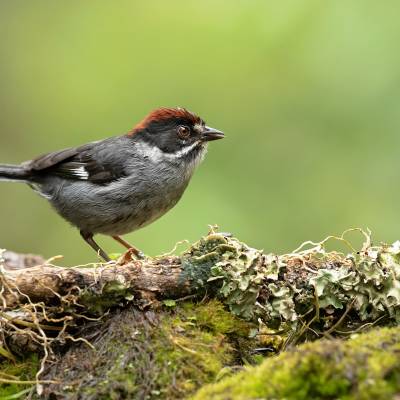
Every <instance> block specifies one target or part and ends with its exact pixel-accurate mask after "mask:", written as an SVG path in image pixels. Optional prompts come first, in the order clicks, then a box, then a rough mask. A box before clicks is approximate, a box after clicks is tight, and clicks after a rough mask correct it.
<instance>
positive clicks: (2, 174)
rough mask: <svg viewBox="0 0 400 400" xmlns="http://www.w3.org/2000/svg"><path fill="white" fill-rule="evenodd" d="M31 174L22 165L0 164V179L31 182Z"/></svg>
mask: <svg viewBox="0 0 400 400" xmlns="http://www.w3.org/2000/svg"><path fill="white" fill-rule="evenodd" d="M29 175H30V174H29V172H28V171H27V170H26V169H25V168H24V167H22V166H20V165H8V164H0V181H19V182H29Z"/></svg>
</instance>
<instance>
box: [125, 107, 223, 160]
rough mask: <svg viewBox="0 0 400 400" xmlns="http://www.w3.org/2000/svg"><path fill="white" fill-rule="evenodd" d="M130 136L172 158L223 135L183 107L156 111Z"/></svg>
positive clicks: (186, 154)
mask: <svg viewBox="0 0 400 400" xmlns="http://www.w3.org/2000/svg"><path fill="white" fill-rule="evenodd" d="M128 135H129V136H131V137H133V138H136V139H139V140H141V141H144V142H145V143H146V144H148V145H149V146H152V147H156V148H158V149H160V150H161V151H162V152H163V153H166V154H169V155H171V156H174V155H176V156H177V157H185V156H189V155H191V154H195V153H197V152H199V151H201V150H202V149H204V148H205V144H206V143H208V142H209V141H211V140H217V139H222V138H223V137H224V134H223V133H222V132H221V131H219V130H217V129H213V128H210V127H208V126H207V125H206V124H205V122H204V121H203V120H202V119H201V118H200V117H198V116H197V115H195V114H193V113H192V112H190V111H188V110H186V109H184V108H158V109H157V110H154V111H152V112H151V113H150V114H149V115H147V116H146V117H145V118H144V119H143V120H142V121H141V122H139V124H137V125H136V126H135V127H134V128H133V130H132V131H131V132H129V133H128Z"/></svg>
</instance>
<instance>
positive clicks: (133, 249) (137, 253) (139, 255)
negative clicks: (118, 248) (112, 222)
mask: <svg viewBox="0 0 400 400" xmlns="http://www.w3.org/2000/svg"><path fill="white" fill-rule="evenodd" d="M112 238H113V239H114V240H116V241H117V242H118V243H121V244H122V246H124V247H126V248H127V249H128V250H130V251H131V252H132V253H133V254H134V255H135V256H136V258H144V254H143V253H142V252H141V251H140V250H139V249H137V248H136V247H135V246H132V245H131V244H130V243H128V242H127V241H126V240H124V239H122V237H120V236H112Z"/></svg>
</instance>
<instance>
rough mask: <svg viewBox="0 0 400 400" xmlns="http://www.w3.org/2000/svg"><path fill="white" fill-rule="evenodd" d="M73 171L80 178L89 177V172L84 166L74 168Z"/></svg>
mask: <svg viewBox="0 0 400 400" xmlns="http://www.w3.org/2000/svg"><path fill="white" fill-rule="evenodd" d="M73 173H74V175H76V176H77V177H79V178H81V179H88V178H89V173H88V172H87V171H86V169H85V167H79V168H74V169H73Z"/></svg>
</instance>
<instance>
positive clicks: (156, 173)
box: [0, 107, 225, 262]
mask: <svg viewBox="0 0 400 400" xmlns="http://www.w3.org/2000/svg"><path fill="white" fill-rule="evenodd" d="M224 136H225V135H224V133H223V132H221V131H219V130H217V129H214V128H211V127H209V126H207V125H206V123H205V122H204V120H203V119H201V118H200V117H199V116H198V115H196V114H194V113H193V112H191V111H189V110H187V109H186V108H181V107H176V108H167V107H161V108H158V109H155V110H153V111H152V112H150V113H149V114H148V115H147V116H146V117H145V118H144V119H143V120H141V121H140V122H139V123H138V124H137V125H135V127H134V128H133V129H131V130H129V131H128V132H127V133H125V134H123V135H119V136H113V137H109V138H106V139H103V140H99V141H94V142H90V143H87V144H84V145H82V146H78V147H71V148H66V149H63V150H60V151H55V152H51V153H47V154H44V155H41V156H39V157H37V158H35V159H33V160H29V161H25V162H23V163H21V164H19V165H14V164H11V165H10V164H0V181H13V182H22V183H26V184H28V185H29V186H30V187H31V188H32V189H34V190H35V191H36V192H37V193H38V194H40V195H41V196H43V197H44V198H46V199H47V200H48V201H49V203H50V204H51V205H52V207H53V208H54V210H55V211H56V212H57V213H58V214H59V215H61V216H62V217H63V218H64V219H65V220H66V221H68V222H69V223H70V224H72V225H73V226H74V227H76V228H78V229H79V232H80V234H81V236H82V238H83V239H84V240H85V241H86V242H87V243H88V244H89V245H90V246H91V247H92V248H93V249H94V250H95V251H96V253H97V254H98V256H100V257H101V258H103V260H104V261H106V262H108V261H111V260H110V257H109V256H108V254H107V253H106V252H105V251H104V250H103V249H102V248H101V247H100V246H99V245H98V244H97V243H96V241H95V240H94V236H95V235H97V234H102V235H107V236H111V237H112V238H113V239H115V240H116V241H118V242H119V243H120V244H121V245H123V246H124V247H126V248H127V249H130V250H131V252H132V253H133V254H134V255H135V256H136V257H138V258H139V257H142V256H143V253H142V252H141V251H140V250H138V249H137V248H136V247H134V246H132V245H131V244H129V243H128V242H126V241H125V240H124V239H123V238H122V237H121V236H122V235H125V234H127V233H130V232H133V231H136V230H138V229H140V228H143V227H144V226H146V225H149V224H150V223H152V222H154V221H155V220H157V219H158V218H160V217H161V216H162V215H164V214H165V213H166V212H167V211H169V210H170V209H171V208H172V207H174V206H175V205H176V204H177V202H178V201H179V200H180V198H181V197H182V195H183V193H184V191H185V189H186V188H187V186H188V184H189V181H190V179H191V178H192V175H193V173H194V171H195V169H196V167H197V166H198V165H199V164H200V163H201V162H202V160H203V158H204V156H205V154H206V152H207V147H208V143H209V142H210V141H214V140H218V139H222V138H224Z"/></svg>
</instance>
